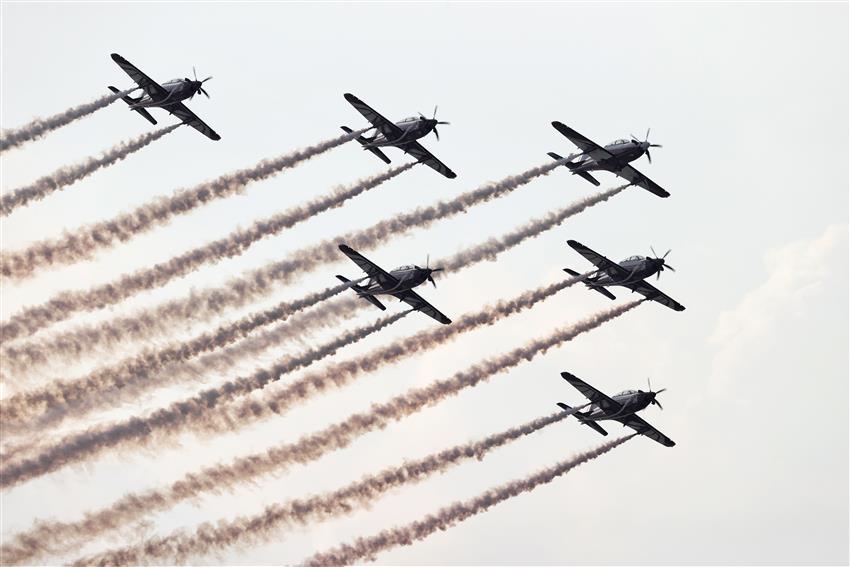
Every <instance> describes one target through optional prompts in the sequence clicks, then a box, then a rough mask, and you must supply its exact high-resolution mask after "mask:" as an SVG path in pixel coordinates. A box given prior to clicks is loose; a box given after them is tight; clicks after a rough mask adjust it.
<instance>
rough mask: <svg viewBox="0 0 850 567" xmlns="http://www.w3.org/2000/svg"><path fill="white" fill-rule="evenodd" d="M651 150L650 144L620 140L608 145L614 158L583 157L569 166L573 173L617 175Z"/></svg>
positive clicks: (606, 147) (608, 149)
mask: <svg viewBox="0 0 850 567" xmlns="http://www.w3.org/2000/svg"><path fill="white" fill-rule="evenodd" d="M648 148H649V142H639V141H637V140H618V141H617V142H614V143H613V144H608V145H607V146H605V149H606V150H607V151H608V153H610V154H611V155H612V157H610V158H608V159H605V160H602V161H597V160H596V159H594V158H592V157H590V156H589V155H581V156H580V157H579V158H578V159H577V160H575V161H572V162H569V164H568V166H567V167H569V168H570V169H571V170H572V171H573V173H581V172H584V171H597V170H603V171H611V172H613V173H617V172H618V171H620V170H621V169H623V167H624V166H626V165H628V164H629V163H630V162H633V161H635V160H636V159H638V158H639V157H641V156H642V155H643V154H645V153H646V150H647V149H648Z"/></svg>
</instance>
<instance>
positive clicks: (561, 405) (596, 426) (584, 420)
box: [558, 402, 608, 435]
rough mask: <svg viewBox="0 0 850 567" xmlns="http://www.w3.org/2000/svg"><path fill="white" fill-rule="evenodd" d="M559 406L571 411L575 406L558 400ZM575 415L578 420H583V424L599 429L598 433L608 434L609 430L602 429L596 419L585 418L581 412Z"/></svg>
mask: <svg viewBox="0 0 850 567" xmlns="http://www.w3.org/2000/svg"><path fill="white" fill-rule="evenodd" d="M558 407H559V408H561V409H562V410H564V411H570V410H572V409H573V408H571V407H570V406H568V405H567V404H565V403H563V402H558ZM573 415H574V416H576V419H577V420H579V421H580V422H582V423H583V424H585V425H586V426H588V427H589V428H591V429H593V430H595V431H597V432H598V433H601V434H602V435H608V432H607V431H605V430H604V429H602V428H601V427H600V426H599V424H598V423H596V422H595V421H590V420H589V419H585V418H583V417H582V416H581V414H580V413H574V414H573Z"/></svg>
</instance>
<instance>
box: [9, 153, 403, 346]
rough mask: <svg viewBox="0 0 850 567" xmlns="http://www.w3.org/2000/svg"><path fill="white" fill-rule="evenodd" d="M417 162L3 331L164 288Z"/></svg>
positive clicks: (59, 303)
mask: <svg viewBox="0 0 850 567" xmlns="http://www.w3.org/2000/svg"><path fill="white" fill-rule="evenodd" d="M417 163H418V162H412V163H406V164H403V165H399V166H397V167H393V168H391V169H389V170H387V171H385V172H382V173H379V174H377V175H373V176H371V177H367V178H364V179H361V180H360V181H358V182H356V183H354V184H352V185H349V186H343V187H337V188H336V189H335V190H333V191H331V192H330V193H328V194H327V195H324V196H322V197H319V198H317V199H314V200H312V201H309V202H307V203H305V204H303V205H299V206H296V207H293V208H291V209H289V210H287V211H285V212H283V213H279V214H276V215H274V216H272V217H269V218H267V219H264V220H261V221H257V222H255V223H254V224H253V225H252V226H251V227H249V228H247V229H238V230H236V231H234V232H233V233H231V234H230V235H229V236H227V237H225V238H222V239H219V240H216V241H214V242H210V243H209V244H205V245H203V246H201V247H199V248H195V249H194V250H190V251H188V252H185V253H184V254H181V255H179V256H175V257H174V258H171V259H170V260H168V261H166V262H162V263H160V264H156V265H155V266H153V267H150V268H144V269H142V270H138V271H136V272H134V273H132V274H127V275H124V276H122V277H121V278H120V279H119V280H117V281H114V282H110V283H107V284H104V285H101V286H98V287H95V288H93V289H89V290H85V291H75V292H64V293H61V294H59V295H58V296H57V297H55V298H54V299H52V300H50V301H48V302H47V303H45V304H43V305H40V306H37V307H31V308H29V309H25V310H24V311H22V312H21V313H18V314H17V315H15V316H14V317H12V318H11V319H10V321H9V322H8V323H7V325H6V326H4V327H3V331H4V334H12V335H15V334H20V332H26V333H33V332H35V331H37V330H38V329H41V328H43V327H46V326H48V325H50V324H51V323H55V322H57V321H61V320H63V319H66V318H68V317H70V316H71V315H73V314H74V313H77V312H80V311H94V310H96V309H101V308H103V307H106V306H108V305H114V304H116V303H119V302H120V301H123V300H125V299H127V298H128V297H131V296H132V295H135V294H137V293H139V292H142V291H146V290H150V289H153V288H157V287H160V286H163V285H165V284H167V283H168V282H170V281H171V280H173V279H175V278H178V277H180V276H184V275H186V274H188V273H190V272H193V271H195V270H196V269H198V268H199V267H200V266H202V265H203V264H207V263H211V262H217V261H219V260H221V259H223V258H230V257H233V256H237V255H239V254H241V253H243V252H244V251H245V250H247V249H248V248H249V247H250V246H251V245H252V244H254V243H256V242H258V241H259V240H261V239H263V238H266V237H269V236H273V235H275V234H279V233H280V232H281V231H283V230H285V229H288V228H291V227H293V226H295V225H296V224H298V223H300V222H303V221H305V220H307V219H309V218H311V217H314V216H316V215H318V214H320V213H322V212H324V211H327V210H331V209H335V208H337V207H341V206H342V205H343V204H344V203H345V202H346V201H348V200H350V199H353V198H354V197H356V196H358V195H360V194H361V193H364V192H365V191H368V190H370V189H373V188H375V187H377V186H379V185H381V184H382V183H385V182H386V181H389V180H390V179H392V178H393V177H396V176H397V175H399V174H401V173H403V172H405V171H407V170H409V169H410V168H412V167H413V166H414V165H416V164H417ZM16 327H17V328H20V329H21V331H15V332H13V331H12V329H14V328H16Z"/></svg>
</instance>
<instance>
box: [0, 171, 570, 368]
mask: <svg viewBox="0 0 850 567" xmlns="http://www.w3.org/2000/svg"><path fill="white" fill-rule="evenodd" d="M561 161H563V160H560V161H553V162H548V163H546V164H545V165H543V166H539V167H535V168H532V169H529V170H528V171H526V172H524V173H521V174H519V175H515V176H511V177H507V178H505V179H503V180H501V181H499V182H495V183H489V184H487V185H484V186H482V187H480V188H478V189H476V190H473V191H469V192H467V193H464V194H462V195H460V196H458V197H456V198H454V199H451V200H449V201H440V202H438V203H436V204H435V205H431V206H429V207H420V208H418V209H415V210H414V211H411V212H408V213H404V214H401V215H397V216H396V217H393V218H391V219H386V220H383V221H380V222H378V223H376V224H374V225H372V226H371V227H369V228H367V229H363V230H359V231H354V232H352V233H349V234H346V235H342V236H340V237H337V238H334V239H329V240H325V241H324V242H320V243H319V244H316V245H314V246H311V247H308V248H304V249H302V250H300V251H298V252H295V253H294V254H293V256H292V257H291V258H289V259H287V260H282V261H280V262H275V263H272V264H269V265H268V266H265V267H263V268H259V269H257V270H254V271H253V272H250V273H249V274H248V275H247V276H246V277H242V278H238V279H234V280H231V281H230V282H228V283H226V284H224V285H223V286H221V287H218V288H214V289H208V290H205V291H200V292H196V293H193V294H192V295H191V296H190V297H188V298H185V299H178V300H172V301H169V302H167V303H164V304H162V305H160V306H159V307H156V308H153V309H148V310H145V311H143V312H142V313H140V314H138V315H136V316H130V317H126V318H123V319H120V320H117V321H113V322H105V323H99V324H98V325H97V326H94V327H91V326H90V327H84V328H82V329H78V330H74V331H70V332H67V333H64V334H61V335H59V336H58V337H54V338H50V337H48V338H46V339H43V340H40V341H35V342H33V343H31V344H27V345H23V346H18V347H14V346H11V347H10V346H6V347H5V348H4V349H3V350H4V352H3V355H4V357H5V358H6V360H7V361H9V360H12V359H14V358H16V357H31V358H32V359H35V358H37V357H39V356H44V354H45V353H49V352H51V351H53V350H54V349H61V350H63V351H64V352H65V353H67V354H73V353H74V352H76V351H78V350H79V348H78V347H80V346H82V347H83V348H90V347H91V346H93V345H94V344H95V343H97V342H99V341H100V340H105V341H115V342H117V341H119V340H121V339H119V338H118V337H126V338H127V339H131V338H132V339H141V338H143V337H146V336H149V335H150V334H153V333H154V332H156V331H160V330H167V329H169V328H171V327H173V325H174V323H175V322H176V321H178V320H183V319H200V318H204V317H211V316H213V315H215V314H217V313H218V312H219V311H221V310H222V309H225V308H227V307H239V306H241V305H244V304H246V303H247V302H249V301H251V300H253V299H254V298H256V297H258V296H261V295H262V294H264V293H266V292H267V291H268V290H269V289H270V288H272V287H273V286H274V285H275V284H277V283H286V282H289V281H291V280H292V279H294V278H296V277H297V276H299V275H301V274H303V273H305V272H306V271H308V270H311V269H313V268H315V267H316V266H319V265H322V264H324V263H330V262H334V261H337V260H338V259H339V258H340V255H339V249H338V248H337V245H338V243H339V242H340V241H345V242H347V243H348V244H349V245H351V246H353V247H355V248H359V249H363V250H365V249H371V248H374V247H375V246H377V245H379V244H381V243H382V242H384V241H386V240H387V239H389V238H391V237H393V236H397V235H400V234H403V233H405V232H407V231H408V230H411V229H413V228H417V227H419V228H425V227H428V226H430V225H431V224H433V223H434V222H437V221H438V220H440V219H443V218H446V217H449V216H452V215H456V214H460V213H462V212H464V211H466V210H468V209H469V208H470V207H472V206H474V205H477V204H480V203H485V202H488V201H490V200H492V199H495V198H498V197H501V196H502V195H504V194H506V193H508V192H510V191H513V190H514V189H516V188H518V187H521V186H523V185H525V184H527V183H529V182H530V181H532V180H533V179H535V178H536V177H539V176H541V175H545V174H547V173H549V172H550V171H551V170H552V169H553V168H554V167H557V166H558V165H560V163H561ZM25 332H33V330H31V329H30V327H29V326H28V324H27V322H26V321H25V320H22V318H21V317H18V316H16V317H13V318H12V320H10V321H9V322H8V323H6V324H4V325H2V326H0V339H2V341H9V340H12V339H13V338H16V337H18V336H20V335H21V334H23V333H25ZM80 337H85V340H84V341H83V342H84V345H81V344H80V340H81V339H80ZM39 351H40V352H39Z"/></svg>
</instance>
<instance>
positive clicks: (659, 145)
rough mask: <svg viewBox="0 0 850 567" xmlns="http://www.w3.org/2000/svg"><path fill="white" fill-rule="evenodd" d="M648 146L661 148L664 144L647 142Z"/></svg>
mask: <svg viewBox="0 0 850 567" xmlns="http://www.w3.org/2000/svg"><path fill="white" fill-rule="evenodd" d="M649 147H650V148H663V147H664V146H662V145H661V144H649Z"/></svg>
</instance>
